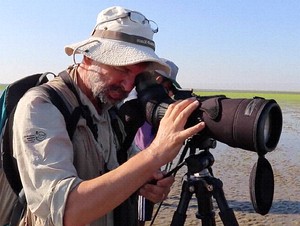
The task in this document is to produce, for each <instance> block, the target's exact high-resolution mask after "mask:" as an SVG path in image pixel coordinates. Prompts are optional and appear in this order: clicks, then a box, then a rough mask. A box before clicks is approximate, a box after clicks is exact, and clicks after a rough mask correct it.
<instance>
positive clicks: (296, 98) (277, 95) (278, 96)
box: [194, 91, 300, 103]
mask: <svg viewBox="0 0 300 226" xmlns="http://www.w3.org/2000/svg"><path fill="white" fill-rule="evenodd" d="M194 93H195V94H196V95H200V96H213V95H221V94H222V95H225V96H226V97H228V98H253V97H256V96H257V97H263V98H265V99H274V100H276V101H278V102H299V103H300V93H292V92H259V91H257V92H254V91H253V92H252V91H251V92H250V91H245V92H244V91H218V92H217V91H203V92H202V91H201V92H200V91H195V92H194Z"/></svg>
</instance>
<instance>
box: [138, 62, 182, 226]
mask: <svg viewBox="0 0 300 226" xmlns="http://www.w3.org/2000/svg"><path fill="white" fill-rule="evenodd" d="M162 61H163V62H165V63H166V64H168V65H169V67H170V69H171V71H170V73H169V74H167V73H166V72H164V71H161V70H155V71H154V72H153V73H154V75H153V80H155V81H156V82H157V83H158V84H161V85H162V86H163V87H164V88H165V90H166V92H167V93H168V95H169V96H170V97H172V96H174V90H175V89H177V88H180V85H179V84H178V83H177V81H176V77H177V73H178V67H177V65H176V64H175V63H174V62H172V61H170V60H167V59H164V58H162ZM155 133H156V132H155V131H154V129H153V128H152V126H151V125H150V124H149V123H148V122H145V123H144V124H143V125H142V126H141V127H140V128H139V129H138V131H137V133H136V135H135V137H134V144H133V147H132V149H133V150H132V151H133V153H137V152H140V151H141V150H144V149H146V148H147V147H148V146H149V145H150V144H151V142H152V141H153V139H154V137H155ZM152 213H153V203H152V202H151V201H149V200H147V199H145V197H143V196H141V195H139V199H138V219H139V226H143V225H145V221H150V220H151V219H152Z"/></svg>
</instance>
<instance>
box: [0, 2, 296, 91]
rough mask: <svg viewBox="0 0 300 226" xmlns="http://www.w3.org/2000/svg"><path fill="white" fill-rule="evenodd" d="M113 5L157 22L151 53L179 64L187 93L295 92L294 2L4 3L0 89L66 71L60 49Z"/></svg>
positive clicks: (0, 11)
mask: <svg viewBox="0 0 300 226" xmlns="http://www.w3.org/2000/svg"><path fill="white" fill-rule="evenodd" d="M113 5H120V6H124V7H126V8H129V9H132V10H136V11H140V12H142V13H143V14H144V15H146V17H148V18H149V19H152V20H154V21H155V22H156V23H157V24H158V26H159V32H158V33H157V34H155V35H154V40H155V42H156V52H157V54H158V55H159V56H161V57H164V58H169V59H171V60H173V61H174V62H175V63H176V64H177V65H178V66H179V74H178V82H179V83H180V84H181V86H182V87H184V88H194V89H215V90H224V89H235V90H270V91H300V79H299V76H300V13H299V12H300V1H299V0H294V1H292V0H285V1H284V0H273V1H271V0H263V1H261V0H240V1H238V0H231V1H230V0H223V1H222V0H207V1H202V0H189V1H179V0H160V1H159V0H151V1H112V0H98V1H96V0H89V1H86V0H51V1H36V0H26V1H23V0H14V1H10V0H3V1H1V7H0V28H1V35H0V59H1V61H0V67H1V72H0V83H10V82H12V81H14V80H16V79H19V78H21V77H23V76H25V75H29V74H34V73H37V72H44V71H52V72H55V73H58V72H60V71H62V70H64V69H65V68H66V67H67V66H68V65H71V64H72V58H71V57H68V56H67V55H65V53H64V46H65V45H67V44H70V43H74V42H77V41H81V40H83V39H85V38H87V37H88V36H89V34H90V33H91V31H92V29H93V27H94V25H95V23H96V17H97V15H98V13H99V12H100V11H101V10H102V9H104V8H107V7H110V6H113Z"/></svg>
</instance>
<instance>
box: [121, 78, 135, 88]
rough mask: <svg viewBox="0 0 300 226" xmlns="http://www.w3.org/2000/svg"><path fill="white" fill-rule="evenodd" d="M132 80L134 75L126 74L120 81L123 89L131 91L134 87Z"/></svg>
mask: <svg viewBox="0 0 300 226" xmlns="http://www.w3.org/2000/svg"><path fill="white" fill-rule="evenodd" d="M134 81H135V77H134V76H128V78H126V79H124V80H123V81H122V86H123V88H124V90H125V91H131V90H132V89H133V87H134Z"/></svg>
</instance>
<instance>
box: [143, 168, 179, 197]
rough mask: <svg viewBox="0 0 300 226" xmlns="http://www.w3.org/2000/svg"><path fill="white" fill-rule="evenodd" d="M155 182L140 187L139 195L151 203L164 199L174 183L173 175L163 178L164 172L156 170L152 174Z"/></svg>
mask: <svg viewBox="0 0 300 226" xmlns="http://www.w3.org/2000/svg"><path fill="white" fill-rule="evenodd" d="M153 181H155V183H148V184H145V185H144V186H142V187H141V188H140V195H142V196H144V197H145V198H146V199H148V200H150V201H151V202H153V203H158V202H161V201H163V200H165V199H166V198H167V197H168V194H169V192H170V190H171V186H172V184H173V183H174V177H173V176H169V177H166V178H164V172H161V171H157V172H155V173H154V174H153Z"/></svg>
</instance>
